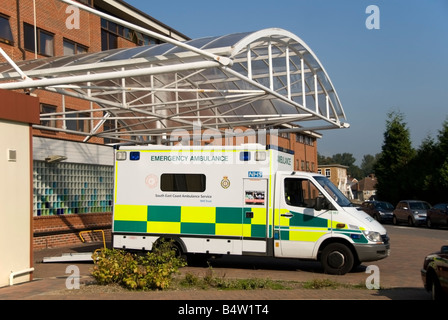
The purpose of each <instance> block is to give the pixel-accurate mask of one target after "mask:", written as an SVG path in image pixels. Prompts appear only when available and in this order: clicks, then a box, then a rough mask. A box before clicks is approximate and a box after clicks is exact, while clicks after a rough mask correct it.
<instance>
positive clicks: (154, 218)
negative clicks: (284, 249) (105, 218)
mask: <svg viewBox="0 0 448 320" xmlns="http://www.w3.org/2000/svg"><path fill="white" fill-rule="evenodd" d="M249 211H251V212H253V218H246V212H249ZM114 232H116V233H119V232H133V233H134V232H135V233H151V234H153V233H155V234H182V235H210V236H213V235H214V236H237V237H252V238H266V208H241V207H234V208H227V207H217V208H215V207H184V206H136V205H115V209H114Z"/></svg>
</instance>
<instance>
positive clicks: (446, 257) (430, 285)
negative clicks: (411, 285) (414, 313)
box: [421, 246, 448, 300]
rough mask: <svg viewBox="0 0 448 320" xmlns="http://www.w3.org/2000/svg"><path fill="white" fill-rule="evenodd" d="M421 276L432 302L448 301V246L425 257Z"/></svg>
mask: <svg viewBox="0 0 448 320" xmlns="http://www.w3.org/2000/svg"><path fill="white" fill-rule="evenodd" d="M421 275H422V280H423V285H424V286H425V289H426V290H427V291H428V292H431V294H432V298H433V299H434V300H442V299H448V246H442V248H441V249H440V251H438V252H434V253H432V254H430V255H427V256H426V257H425V261H424V262H423V269H422V270H421Z"/></svg>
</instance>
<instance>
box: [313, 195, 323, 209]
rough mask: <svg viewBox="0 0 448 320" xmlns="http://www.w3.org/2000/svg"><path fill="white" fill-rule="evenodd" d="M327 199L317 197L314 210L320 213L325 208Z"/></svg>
mask: <svg viewBox="0 0 448 320" xmlns="http://www.w3.org/2000/svg"><path fill="white" fill-rule="evenodd" d="M324 202H325V198H324V197H317V198H316V203H315V204H314V210H316V211H320V210H322V209H323V207H324Z"/></svg>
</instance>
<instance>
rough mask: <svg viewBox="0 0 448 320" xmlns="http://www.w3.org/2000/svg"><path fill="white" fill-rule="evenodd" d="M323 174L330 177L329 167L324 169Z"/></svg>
mask: <svg viewBox="0 0 448 320" xmlns="http://www.w3.org/2000/svg"><path fill="white" fill-rule="evenodd" d="M325 176H326V177H327V178H329V177H331V169H325Z"/></svg>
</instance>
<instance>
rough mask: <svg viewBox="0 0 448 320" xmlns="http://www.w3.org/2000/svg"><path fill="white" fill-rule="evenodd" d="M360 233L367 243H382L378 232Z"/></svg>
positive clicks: (363, 231) (365, 231) (364, 231)
mask: <svg viewBox="0 0 448 320" xmlns="http://www.w3.org/2000/svg"><path fill="white" fill-rule="evenodd" d="M362 233H364V236H365V237H366V238H367V239H368V240H369V241H372V242H380V243H383V239H382V238H381V234H380V233H379V232H376V231H367V230H362Z"/></svg>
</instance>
